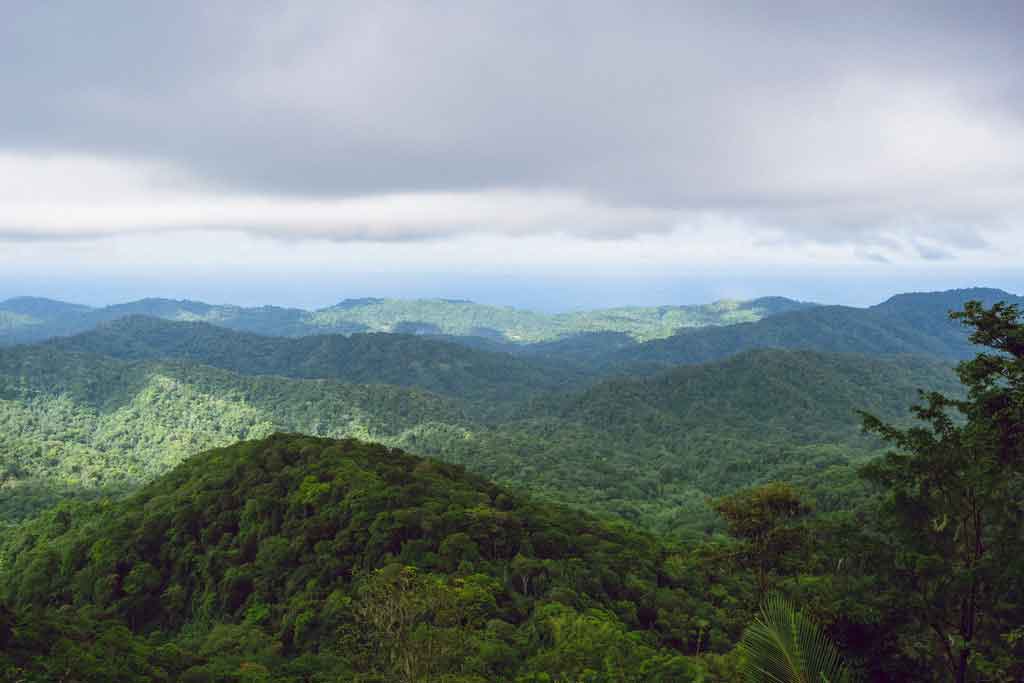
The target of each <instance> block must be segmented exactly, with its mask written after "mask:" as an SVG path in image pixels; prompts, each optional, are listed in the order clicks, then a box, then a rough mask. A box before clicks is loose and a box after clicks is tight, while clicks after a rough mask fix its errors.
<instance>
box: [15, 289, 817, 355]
mask: <svg viewBox="0 0 1024 683" xmlns="http://www.w3.org/2000/svg"><path fill="white" fill-rule="evenodd" d="M810 305H811V304H805V303H801V302H797V301H791V300H789V299H783V298H781V297H768V298H764V299H755V300H753V301H745V302H743V301H719V302H716V303H712V304H704V305H693V306H660V307H625V308H617V309H604V310H595V311H582V312H577V313H567V314H562V315H546V314H542V313H536V312H533V311H527V310H523V309H516V308H512V307H510V306H488V305H484V304H476V303H473V302H470V301H462V300H450V299H414V300H400V299H347V300H345V301H343V302H341V303H339V304H337V305H335V306H331V307H328V308H324V309H320V310H316V311H305V310H301V309H297V308H280V307H276V306H262V307H257V308H244V307H241V306H230V305H210V304H206V303H202V302H198V301H187V300H185V301H175V300H171V299H141V300H139V301H134V302H129V303H125V304H118V305H114V306H107V307H104V308H88V307H85V306H77V305H74V304H66V303H63V302H59V301H51V300H47V299H30V298H19V299H9V300H7V301H3V302H0V344H8V345H9V344H18V343H26V342H36V341H41V340H44V339H48V338H51V337H55V336H67V335H71V334H76V333H78V332H84V331H87V330H90V329H92V328H94V327H96V326H97V325H98V324H100V323H103V322H107V321H111V320H117V319H118V318H123V317H126V316H132V315H145V316H150V317H155V318H163V319H166V320H175V321H182V322H206V323H210V324H213V325H218V326H221V327H227V328H231V329H235V330H240V331H245V332H255V333H258V334H264V335H270V336H283V337H298V336H304V335H310V334H325V333H335V334H353V333H356V332H391V333H405V334H417V335H451V336H468V337H479V338H486V339H493V340H496V341H503V342H509V343H514V344H523V343H530V342H538V341H551V340H555V339H560V338H563V337H567V336H571V335H575V334H582V333H587V332H595V331H597V332H603V331H617V332H622V333H625V334H628V335H629V336H630V337H631V338H633V339H637V340H644V339H653V338H659V337H666V336H669V335H671V334H673V333H675V332H676V331H677V330H678V329H680V328H683V327H697V326H704V325H728V324H734V323H737V322H743V321H752V320H759V319H761V318H762V317H765V316H768V315H773V314H776V313H780V312H783V311H788V310H797V309H801V308H806V307H808V306H810Z"/></svg>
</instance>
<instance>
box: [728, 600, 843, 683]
mask: <svg viewBox="0 0 1024 683" xmlns="http://www.w3.org/2000/svg"><path fill="white" fill-rule="evenodd" d="M742 648H743V649H742V651H743V654H744V660H745V661H744V663H743V672H744V675H745V677H746V680H747V681H748V683H816V682H819V681H827V683H852V681H853V676H852V675H851V674H850V671H849V669H847V668H846V665H845V664H844V663H843V659H842V655H840V654H839V650H838V649H837V648H836V646H835V644H834V643H832V642H831V641H830V640H829V638H828V636H827V635H826V634H825V633H824V631H822V630H821V629H820V628H819V627H818V625H817V624H815V623H814V622H813V621H811V620H810V619H809V618H808V617H807V615H805V614H803V613H802V612H800V611H798V610H796V609H794V607H793V606H792V605H790V604H789V603H788V602H786V601H785V600H784V599H783V598H781V597H779V596H777V595H773V596H771V597H769V598H768V599H767V600H766V601H765V603H764V604H763V605H762V606H761V613H760V614H759V615H758V616H757V618H756V619H755V621H754V623H753V624H751V625H750V627H748V628H747V630H746V632H745V633H744V634H743V645H742Z"/></svg>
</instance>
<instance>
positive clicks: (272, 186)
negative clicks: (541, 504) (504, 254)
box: [0, 2, 1024, 261]
mask: <svg viewBox="0 0 1024 683" xmlns="http://www.w3.org/2000/svg"><path fill="white" fill-rule="evenodd" d="M22 5H23V6H21V7H19V8H17V9H16V10H13V11H12V12H10V13H9V14H11V16H10V17H8V20H7V21H5V22H4V23H3V25H2V26H0V56H2V59H0V81H2V82H4V83H5V106H4V107H3V108H0V237H6V238H8V239H20V240H25V239H35V240H38V239H67V238H74V239H85V238H92V237H101V236H108V237H109V236H111V235H121V234H124V233H137V232H149V231H167V230H184V229H188V230H197V229H202V230H221V231H223V230H230V231H239V230H241V231H248V232H251V233H253V234H259V235H272V236H275V237H281V238H287V239H301V238H318V239H320V238H323V239H330V240H335V241H348V240H363V241H366V240H369V241H382V242H394V241H404V240H425V239H444V238H452V237H453V236H458V235H464V234H467V233H497V234H500V235H552V234H558V235H572V236H575V237H577V238H580V237H583V238H591V239H602V240H607V239H623V238H628V237H631V236H635V235H658V234H667V233H671V234H674V235H677V237H678V240H681V241H682V242H684V243H685V241H686V240H687V239H706V240H708V239H710V240H713V239H714V235H715V234H716V233H729V234H732V232H735V231H737V230H738V231H740V232H742V233H743V234H744V235H746V238H745V239H746V240H747V242H746V243H747V244H748V246H749V248H751V249H758V248H761V247H763V246H764V245H776V247H777V246H778V245H780V244H782V245H785V244H792V245H809V244H810V245H825V246H826V247H828V248H832V247H841V249H842V252H843V253H846V254H849V255H852V257H853V258H856V259H861V260H865V261H879V260H881V261H885V260H899V259H908V258H909V259H918V260H934V259H940V260H941V259H949V258H958V257H960V256H961V255H963V254H965V253H975V252H978V251H985V250H990V249H993V245H994V244H998V243H999V242H1001V241H1004V240H1010V241H1013V240H1015V239H1017V234H1018V232H1019V230H1020V220H1021V218H1022V217H1024V189H1022V188H1024V105H1022V102H1024V77H1022V73H1024V70H1022V69H1020V65H1021V64H1024V41H1020V40H1019V35H1018V27H1019V26H1021V25H1024V9H1021V5H1020V3H1015V2H1006V3H998V2H995V3H984V6H983V7H981V6H978V7H975V6H972V5H968V4H965V3H943V2H920V3H915V2H908V3H899V7H898V8H894V7H893V3H857V4H856V5H850V4H840V3H797V2H793V3H772V4H771V5H766V4H764V3H742V2H740V3H664V4H661V3H645V4H644V5H642V6H636V5H632V6H631V4H630V3H605V2H586V3H583V2H580V3H571V2H570V3H542V2H533V3H497V2H495V3H465V4H459V3H400V2H399V3H369V4H366V5H363V6H356V5H353V4H348V3H335V2H322V3H320V2H304V3H292V4H282V3H269V2H268V3H254V2H245V3H242V2H218V3H198V2H196V3H161V4H150V5H147V6H140V5H138V4H137V3H129V2H97V3H89V4H88V5H86V4H79V3H74V4H72V3H69V4H68V5H64V4H62V3H30V4H24V3H23V4H22ZM730 231H732V232H730Z"/></svg>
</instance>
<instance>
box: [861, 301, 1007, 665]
mask: <svg viewBox="0 0 1024 683" xmlns="http://www.w3.org/2000/svg"><path fill="white" fill-rule="evenodd" d="M954 317H956V318H960V319H962V320H964V321H966V322H967V323H968V324H970V325H971V326H972V327H973V328H974V330H975V331H974V334H973V335H972V337H971V339H972V340H973V341H975V342H977V343H981V344H985V345H986V346H989V347H991V348H992V349H993V350H994V351H995V353H983V354H980V355H978V356H977V358H975V359H973V360H971V361H966V362H964V363H962V364H961V365H960V367H959V376H960V379H961V381H962V382H963V384H964V385H965V386H966V387H967V388H968V396H967V398H966V399H961V400H956V399H951V398H950V397H948V396H945V395H943V394H940V393H932V394H929V395H928V396H926V397H925V398H926V401H925V402H924V403H923V404H922V405H920V406H918V407H917V409H916V413H917V416H918V418H919V419H920V421H921V422H922V425H921V426H917V427H915V428H913V429H898V428H895V427H893V426H891V425H886V424H884V423H882V422H881V421H880V420H879V419H878V418H877V417H875V416H867V417H866V425H867V427H868V428H869V429H871V430H872V431H875V432H878V433H879V434H881V435H882V436H883V437H884V438H886V439H887V440H888V441H889V442H891V443H892V444H893V445H894V446H895V447H896V449H897V450H895V451H893V452H891V453H889V454H887V456H886V457H885V458H883V459H880V460H878V461H876V462H874V463H872V464H871V465H870V466H869V467H868V468H867V469H866V471H865V474H866V475H867V476H868V477H869V478H870V479H871V480H873V481H876V482H878V483H879V484H881V485H882V486H883V487H884V488H885V489H886V490H887V491H888V492H889V496H888V498H887V499H886V505H885V507H884V508H883V513H884V516H883V524H884V528H885V529H886V531H887V532H888V534H887V541H888V543H889V548H888V554H890V555H895V556H897V557H899V560H898V561H897V563H896V564H895V566H894V567H892V568H891V570H892V571H891V573H890V575H889V576H888V577H887V578H888V580H889V582H890V583H891V585H893V586H895V587H899V588H902V589H903V593H902V594H901V596H900V602H899V605H900V606H901V607H902V608H904V609H905V610H906V611H907V612H908V613H909V614H912V615H913V619H915V621H916V624H917V626H918V628H919V629H920V630H921V631H924V632H928V633H931V634H934V636H935V641H934V642H935V645H936V650H937V652H941V655H938V656H936V657H934V658H933V660H934V666H935V667H936V669H939V668H940V667H941V668H942V669H945V670H946V672H947V673H948V676H949V678H950V679H952V680H955V681H957V682H958V683H963V682H964V681H973V680H978V679H979V678H980V677H983V676H990V675H991V673H992V671H995V670H999V671H1002V670H1005V669H1007V668H1012V669H1014V670H1015V671H1016V672H1017V675H1018V676H1024V666H1022V664H1021V661H1022V660H1021V655H1022V654H1024V652H1021V648H1019V647H1014V645H1016V644H1018V643H1019V641H1020V636H1021V633H1020V631H1019V630H1017V628H1018V627H1019V626H1020V624H1021V619H1022V618H1024V609H1022V608H1024V604H1022V601H1024V559H1022V556H1021V549H1022V547H1024V519H1022V516H1021V510H1022V503H1024V325H1021V323H1020V319H1019V318H1020V316H1019V312H1018V310H1017V308H1016V307H1015V306H1009V305H1006V304H1002V303H999V304H996V305H994V306H993V307H992V308H991V309H985V308H984V307H983V306H982V305H981V304H980V303H979V302H972V303H970V304H968V305H967V307H966V308H965V310H964V311H963V312H961V313H958V314H956V315H955V316H954ZM957 414H959V417H960V419H957ZM1017 680H1020V679H1019V678H1018V679H1017Z"/></svg>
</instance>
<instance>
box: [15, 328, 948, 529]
mask: <svg viewBox="0 0 1024 683" xmlns="http://www.w3.org/2000/svg"><path fill="white" fill-rule="evenodd" d="M141 322H143V323H145V324H144V325H143V327H141V329H142V330H143V331H145V330H150V329H160V328H161V326H164V325H168V323H161V322H159V321H154V324H155V325H156V327H149V326H148V325H149V321H146V320H143V321H141ZM172 327H173V328H174V329H185V330H191V329H195V330H196V332H197V335H196V337H195V340H197V349H199V350H200V351H201V350H202V349H205V348H207V347H210V349H211V350H210V351H208V352H204V353H207V355H209V356H210V357H211V358H214V357H216V359H225V363H229V362H236V363H241V364H248V363H252V364H253V365H254V366H258V365H259V363H258V361H256V360H253V359H259V358H262V357H266V358H268V359H269V360H268V367H269V364H271V363H274V362H276V359H277V358H282V357H283V358H286V359H288V358H301V356H291V355H288V354H284V355H279V356H274V355H273V353H269V352H265V350H264V348H265V347H263V346H260V345H262V344H268V345H270V346H269V347H268V348H271V349H274V348H276V346H275V345H278V344H284V345H285V346H284V348H285V349H286V350H287V349H288V346H287V345H288V344H289V343H290V342H289V341H288V340H283V341H282V340H273V339H265V338H262V337H250V336H247V335H240V336H239V335H236V334H235V333H230V332H228V333H226V334H227V335H229V338H230V339H240V340H241V341H243V342H246V343H240V344H239V345H238V346H236V347H231V346H223V345H214V344H210V340H211V339H212V340H213V341H214V342H216V343H217V344H220V343H221V342H222V341H223V336H222V335H224V334H225V332H224V331H222V330H218V329H216V328H211V327H209V326H192V325H186V326H185V327H184V328H181V327H180V326H175V325H172ZM105 329H106V328H105ZM110 329H113V330H115V331H116V330H125V329H131V330H133V331H138V330H139V329H140V328H139V327H138V326H134V325H128V326H127V327H125V326H122V324H121V323H118V324H117V325H116V326H115V327H113V328H110ZM207 333H209V336H204V335H206V334H207ZM104 334H105V330H100V331H99V332H98V333H96V335H95V336H94V335H91V334H90V335H86V336H85V337H83V338H81V339H82V340H85V341H90V340H93V341H95V340H97V339H99V340H102V341H103V342H104V344H106V348H113V346H112V345H111V344H109V343H108V342H110V340H111V339H113V340H114V341H122V339H121V337H118V336H116V335H114V336H113V337H111V338H108V337H105V336H103V335H104ZM377 338H378V337H377V336H370V337H368V338H367V340H366V341H375V340H376V339H377ZM165 339H167V337H166V336H163V335H158V336H157V341H161V340H165ZM173 339H178V337H174V338H173ZM181 339H182V344H183V346H182V348H185V349H186V350H187V351H188V352H189V353H193V355H196V354H197V353H199V351H192V350H189V349H188V348H187V341H188V339H189V337H187V336H185V337H182V338H181ZM337 339H338V340H340V341H341V342H345V343H347V341H346V340H345V339H344V338H343V337H338V338H337ZM409 339H411V338H404V337H398V340H399V342H401V345H400V346H399V348H402V347H404V346H405V342H406V341H409ZM123 341H124V343H123V345H121V346H119V347H118V348H122V349H124V350H125V353H124V354H123V355H127V356H129V357H131V356H132V355H133V354H134V353H135V350H140V351H138V355H140V356H146V355H151V352H152V350H153V347H152V346H151V345H150V344H149V343H148V341H147V338H146V337H145V336H142V337H139V338H135V337H131V338H125V339H124V340H123ZM297 341H301V342H302V343H308V342H307V341H305V340H297ZM311 341H315V339H313V340H311ZM411 341H412V342H417V341H420V340H415V339H411ZM249 342H251V343H252V344H253V345H254V346H252V347H250V346H247V343H249ZM64 343H65V342H64V341H61V342H59V343H57V344H46V345H43V346H40V347H23V348H18V349H11V350H7V351H2V352H0V426H2V429H0V458H2V459H0V463H6V464H7V467H8V469H10V470H13V472H14V475H13V476H11V477H10V481H9V482H8V484H7V490H12V489H14V490H19V488H16V487H20V491H21V493H23V494H24V495H22V496H20V500H21V501H22V502H20V503H18V504H17V507H18V509H20V510H22V514H24V513H25V512H28V511H30V510H34V509H36V507H35V506H29V505H28V501H29V500H31V497H30V496H29V495H28V494H29V493H30V492H37V491H39V490H40V486H41V485H43V484H49V485H52V486H53V487H55V488H59V489H61V490H67V489H68V488H69V487H71V488H72V489H74V488H75V487H83V488H87V489H94V488H96V487H115V488H119V489H120V488H124V487H125V486H132V485H137V484H138V483H140V482H144V481H148V480H150V479H152V478H153V477H155V476H157V475H159V474H161V473H163V472H165V471H167V470H168V469H169V468H170V467H172V466H173V465H175V464H177V463H178V462H180V461H181V460H182V459H183V458H185V457H186V456H188V455H190V454H192V453H195V452H197V451H200V450H203V449H206V448H211V447H215V446H223V445H227V444H229V443H233V442H234V441H237V440H239V439H247V438H258V437H262V436H265V435H267V434H269V433H271V432H273V431H282V430H284V431H297V432H303V433H307V434H313V435H320V436H357V437H362V438H368V439H373V440H376V441H380V442H383V443H386V444H389V445H393V446H400V447H403V448H406V449H408V450H411V451H413V452H416V453H419V454H422V455H430V456H434V457H437V458H439V459H442V460H446V461H449V462H455V463H458V464H463V465H465V466H466V467H467V468H469V469H470V470H472V471H474V472H476V473H478V474H482V475H484V476H487V477H489V478H492V479H495V480H497V481H499V482H500V483H503V484H506V485H512V486H518V487H522V488H525V489H528V490H529V491H531V493H532V494H534V495H536V496H539V497H543V498H548V499H551V500H557V501H560V502H564V503H570V504H572V505H574V506H578V507H580V508H583V509H587V510H590V511H592V512H597V513H601V514H603V515H614V516H617V517H620V518H625V519H629V520H631V521H633V522H635V523H637V524H639V525H641V526H643V527H646V528H648V529H652V530H656V531H660V532H664V533H670V534H673V535H681V534H686V535H697V534H701V533H704V532H705V531H707V530H708V529H718V528H721V525H720V524H719V523H718V521H717V517H716V515H715V514H714V512H713V511H712V510H711V509H710V508H709V507H708V505H707V502H706V498H707V497H708V496H709V495H710V496H717V495H723V494H725V493H728V492H730V491H733V490H735V489H737V488H740V487H743V486H748V485H752V484H756V483H763V482H767V481H771V480H773V479H778V478H783V479H787V480H790V481H795V482H797V483H799V484H801V485H802V486H804V487H805V488H806V489H808V490H809V491H811V492H813V493H815V494H816V495H818V496H819V497H820V499H821V504H822V505H823V506H825V507H827V508H828V509H838V508H841V507H848V506H849V505H850V503H851V500H854V499H857V498H861V497H863V496H864V487H863V485H862V484H860V482H859V481H858V480H857V478H856V477H855V474H854V471H853V469H852V465H854V464H856V463H859V462H863V461H865V460H866V459H867V458H869V457H870V456H871V455H873V454H874V453H876V452H877V450H878V445H879V444H878V442H877V440H875V439H872V438H868V437H865V436H863V435H862V434H861V432H860V429H859V421H858V418H857V415H856V412H855V411H856V410H857V409H870V410H873V411H875V412H877V413H878V414H879V415H882V416H884V417H886V418H887V419H895V420H900V419H906V418H907V417H908V416H909V414H908V412H907V410H906V406H907V405H908V404H909V403H910V402H911V401H912V400H913V397H914V396H915V395H916V390H917V388H918V387H927V388H929V389H936V390H954V389H955V380H954V376H953V374H952V373H951V372H950V369H949V367H948V366H946V365H944V364H942V363H939V362H935V361H929V360H925V359H918V358H909V357H908V358H893V359H872V358H865V357H859V356H838V355H827V354H814V353H804V352H785V351H762V352H756V353H751V354H744V355H741V356H738V357H736V358H733V359H729V360H728V361H725V362H723V363H719V364H713V365H707V366H697V367H685V368H679V369H677V370H673V371H669V372H666V373H663V374H661V375H657V376H654V377H650V378H646V379H639V380H627V379H622V380H611V381H607V382H604V383H601V384H598V385H596V386H594V387H592V388H590V389H588V390H585V391H583V392H582V393H565V394H555V395H551V396H547V397H543V398H538V399H535V400H533V401H532V402H528V403H526V404H522V405H521V406H520V407H519V408H517V409H515V410H509V409H506V410H504V411H503V412H504V413H505V414H506V415H505V417H503V418H501V419H499V417H498V416H496V415H495V410H494V407H495V404H494V403H492V402H491V401H488V400H484V401H470V400H461V401H452V400H447V399H444V398H441V397H439V396H437V395H435V394H430V393H426V392H421V391H417V390H410V389H400V388H397V387H392V386H387V385H352V384H341V383H337V382H333V381H322V380H289V379H284V378H281V377H272V376H265V377H264V376H243V375H238V374H235V373H232V372H228V371H224V370H217V369H214V368H211V367H206V366H200V365H194V364H191V363H184V362H167V361H164V362H157V361H144V362H126V361H118V360H114V359H110V358H106V357H102V356H96V355H91V354H84V353H78V352H66V351H61V350H58V348H57V347H58V346H62V345H64ZM67 343H68V344H71V345H72V346H74V345H80V346H82V347H83V348H94V347H96V345H94V344H91V343H87V344H80V343H79V340H78V339H76V338H72V339H70V340H67ZM165 348H167V347H165ZM417 348H418V347H417ZM456 348H457V347H456ZM445 351H446V353H447V349H446V350H445ZM232 355H233V356H234V357H235V361H231V360H230V358H229V357H230V356H232ZM381 355H384V354H383V353H382V354H380V355H377V356H372V355H371V356H370V357H371V358H379V357H381ZM398 355H400V354H392V357H396V356H398ZM467 356H470V357H471V354H469V352H468V351H467ZM354 358H355V360H356V361H358V360H359V355H358V354H354ZM502 358H504V357H502ZM364 367H368V368H370V369H371V370H372V369H373V368H374V364H373V363H366V364H365V365H364ZM377 367H379V364H378V365H377ZM396 369H397V370H400V369H401V365H400V364H399V363H398V362H396V363H395V367H394V368H391V369H389V370H380V371H381V372H394V371H396ZM421 376H422V375H421ZM481 376H483V375H481ZM499 386H501V385H499ZM768 396H771V397H773V400H766V398H765V397H768ZM482 414H487V415H488V416H489V419H488V421H486V422H484V421H481V420H479V419H476V418H474V417H473V416H474V415H476V416H479V415H482ZM44 488H45V487H44ZM52 499H53V497H52V496H51V495H46V496H43V497H41V498H40V502H39V505H40V506H41V505H43V504H45V503H48V502H50V501H52ZM11 505H14V503H11ZM20 516H21V515H20V514H19V515H18V516H16V517H7V519H12V518H20Z"/></svg>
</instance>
